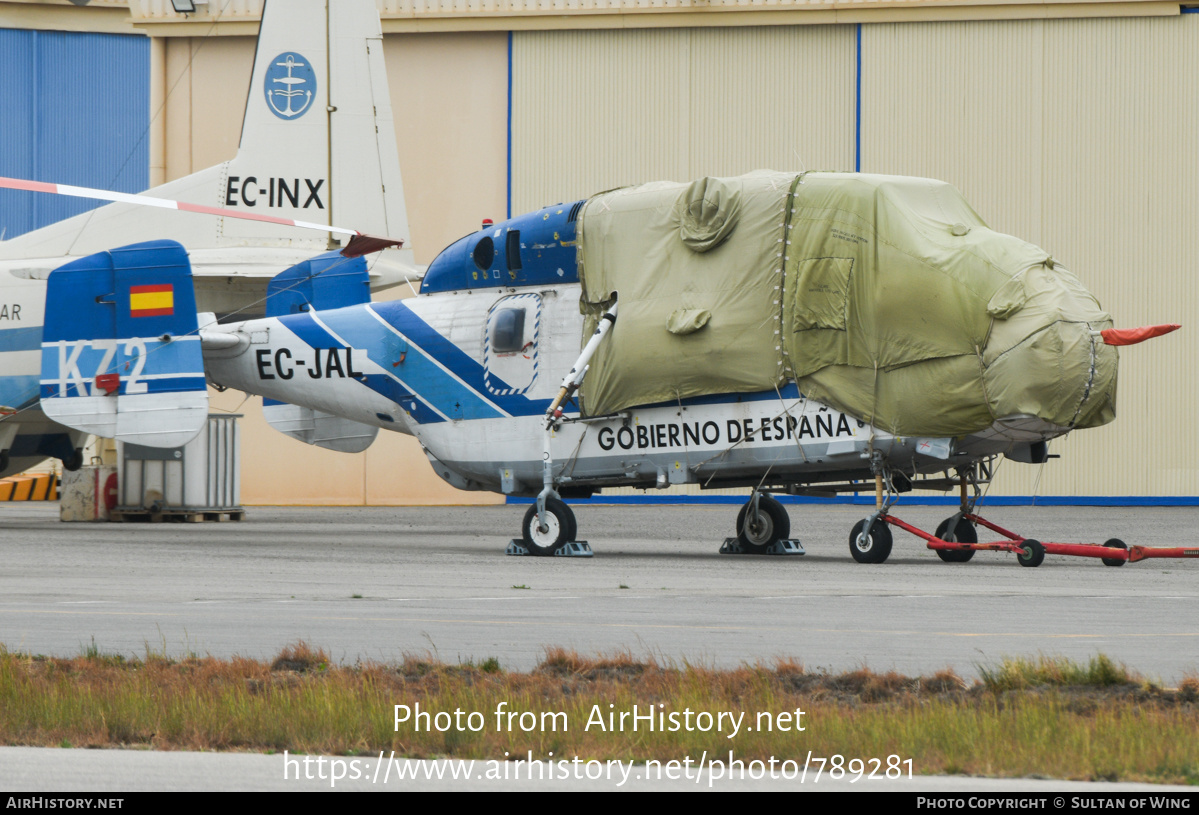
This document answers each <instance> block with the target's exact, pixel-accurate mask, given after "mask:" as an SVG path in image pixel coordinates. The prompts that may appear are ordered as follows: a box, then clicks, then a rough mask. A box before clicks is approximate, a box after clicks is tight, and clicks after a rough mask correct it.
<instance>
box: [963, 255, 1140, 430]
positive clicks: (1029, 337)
mask: <svg viewBox="0 0 1199 815" xmlns="http://www.w3.org/2000/svg"><path fill="white" fill-rule="evenodd" d="M1030 272H1031V270H1030ZM1024 288H1025V290H1026V291H1027V293H1028V297H1027V299H1025V300H1024V301H1023V302H1022V303H1021V304H1020V305H1019V306H1018V308H1016V309H1015V310H1011V309H1010V308H1009V309H1006V312H1007V313H1006V314H1005V315H1004V317H1003V318H1002V319H998V318H997V319H996V320H995V321H994V323H993V326H992V330H991V336H990V338H989V339H988V342H987V347H986V350H985V351H984V354H983V362H984V366H985V368H984V372H983V385H984V389H985V391H986V398H987V401H988V406H989V408H990V410H991V415H992V416H994V417H995V418H996V419H997V420H1002V419H1004V418H1005V417H1011V416H1029V417H1036V418H1038V419H1040V420H1042V421H1043V422H1047V423H1048V424H1049V425H1051V426H1052V427H1053V428H1057V429H1058V432H1059V433H1060V432H1065V431H1069V430H1073V429H1075V428H1081V427H1098V426H1099V425H1103V424H1106V423H1107V422H1110V421H1111V420H1112V419H1114V418H1115V415H1116V414H1115V404H1116V369H1117V355H1116V349H1115V348H1113V347H1112V346H1110V345H1108V344H1106V343H1105V342H1104V339H1103V337H1102V335H1101V334H1100V332H1101V331H1102V330H1103V329H1107V328H1110V327H1111V325H1112V321H1111V317H1110V316H1109V315H1108V314H1107V313H1105V312H1104V311H1102V309H1100V307H1099V303H1098V302H1097V301H1096V300H1095V298H1094V296H1092V295H1091V294H1090V292H1088V291H1087V290H1086V289H1085V288H1083V287H1082V284H1081V283H1079V282H1078V280H1077V278H1075V277H1074V276H1073V275H1072V274H1070V273H1069V272H1067V271H1066V270H1064V269H1061V268H1060V267H1058V268H1057V269H1053V268H1052V267H1046V268H1044V269H1042V270H1039V271H1037V272H1035V273H1030V274H1029V275H1028V279H1027V280H1026V281H1024Z"/></svg>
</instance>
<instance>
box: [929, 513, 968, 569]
mask: <svg viewBox="0 0 1199 815" xmlns="http://www.w3.org/2000/svg"><path fill="white" fill-rule="evenodd" d="M954 517H957V516H954ZM952 521H953V518H946V519H945V520H944V521H942V522H941V525H940V526H938V527H937V537H938V538H940V539H941V540H943V541H946V542H948V543H978V532H976V531H975V529H974V524H972V523H970V522H969V521H967V520H966V519H965V518H959V519H958V522H957V524H956V525H955V526H954V527H953V532H952V533H951V532H950V531H949V524H950V523H951V522H952ZM936 552H937V557H939V558H941V560H943V561H945V562H946V563H965V562H966V561H968V560H970V558H972V557H974V550H973V549H937V550H936Z"/></svg>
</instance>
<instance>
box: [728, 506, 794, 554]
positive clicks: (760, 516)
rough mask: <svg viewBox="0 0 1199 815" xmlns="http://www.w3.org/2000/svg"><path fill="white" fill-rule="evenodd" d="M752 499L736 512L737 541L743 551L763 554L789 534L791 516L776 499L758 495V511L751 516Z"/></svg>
mask: <svg viewBox="0 0 1199 815" xmlns="http://www.w3.org/2000/svg"><path fill="white" fill-rule="evenodd" d="M752 507H753V501H748V502H746V503H745V504H744V505H743V506H742V507H741V511H740V512H738V513H737V543H738V544H740V546H741V550H742V551H743V552H748V553H749V554H751V555H764V554H766V552H767V551H768V550H769V549H770V547H771V546H773V545H774V544H775V543H776V542H777V541H780V540H782V539H783V538H786V537H787V536H788V535H790V534H791V517H790V516H789V515H787V509H786V507H784V506H783V505H782V504H781V503H779V501H778V499H776V498H773V497H772V496H769V495H759V496H758V512H757V515H756V516H751V514H750V510H751V508H752Z"/></svg>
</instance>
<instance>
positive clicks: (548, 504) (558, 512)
mask: <svg viewBox="0 0 1199 815" xmlns="http://www.w3.org/2000/svg"><path fill="white" fill-rule="evenodd" d="M578 529H579V528H578V524H577V523H576V521H575V514H574V512H573V511H572V510H571V508H570V507H568V506H567V505H566V504H565V503H564V502H563V501H561V500H560V499H558V498H554V497H553V496H549V497H547V498H546V499H545V526H544V527H542V526H541V524H540V523H539V522H538V519H537V504H533V505H532V506H530V507H529V510H528V512H526V513H525V520H524V523H522V524H521V532H522V533H523V536H524V545H525V548H526V549H528V550H529V554H531V555H552V554H554V553H555V552H557V551H558V550H559V549H561V548H562V547H563V546H565V545H566V544H567V543H569V542H571V541H573V540H574V539H575V536H576V535H577V534H578Z"/></svg>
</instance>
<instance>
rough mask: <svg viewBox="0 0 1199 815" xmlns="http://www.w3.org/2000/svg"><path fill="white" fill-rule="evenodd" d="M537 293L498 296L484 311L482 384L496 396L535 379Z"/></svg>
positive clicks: (523, 387) (523, 388)
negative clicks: (485, 317) (485, 318)
mask: <svg viewBox="0 0 1199 815" xmlns="http://www.w3.org/2000/svg"><path fill="white" fill-rule="evenodd" d="M540 324H541V296H540V295H537V294H533V293H532V292H528V293H525V294H510V295H506V296H504V297H501V298H499V299H498V300H497V301H496V302H495V305H493V306H492V307H491V310H490V311H489V312H488V313H487V326H486V329H485V332H484V334H483V384H484V385H485V386H486V388H487V390H488V391H489V392H490V393H494V394H497V395H500V396H505V395H511V394H519V393H524V392H525V391H527V390H528V389H529V388H531V387H533V383H534V382H535V381H536V380H537V345H538V342H537V338H538V336H539V327H540Z"/></svg>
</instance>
